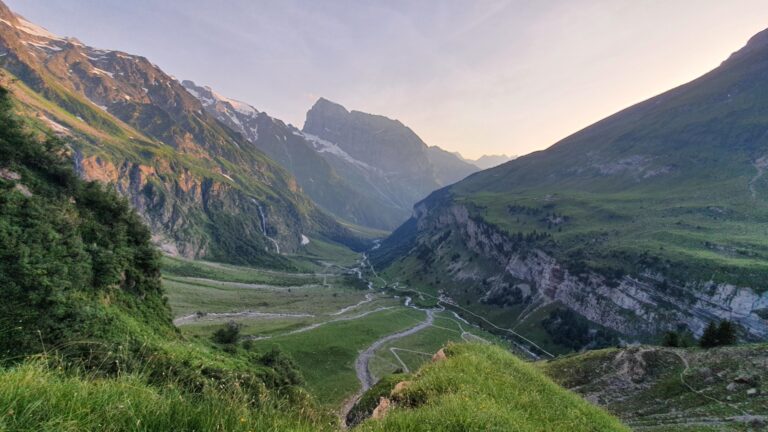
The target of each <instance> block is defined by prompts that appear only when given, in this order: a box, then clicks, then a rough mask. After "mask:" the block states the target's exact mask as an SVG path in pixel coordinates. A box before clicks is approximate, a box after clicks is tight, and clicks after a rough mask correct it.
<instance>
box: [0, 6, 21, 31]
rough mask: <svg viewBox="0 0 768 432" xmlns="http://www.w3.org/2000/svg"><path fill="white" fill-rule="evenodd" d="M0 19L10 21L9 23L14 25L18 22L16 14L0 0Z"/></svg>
mask: <svg viewBox="0 0 768 432" xmlns="http://www.w3.org/2000/svg"><path fill="white" fill-rule="evenodd" d="M0 19H2V20H3V21H6V22H8V23H10V25H16V24H17V23H18V21H17V20H16V14H14V13H13V11H11V9H9V8H8V6H6V5H5V3H3V2H2V1H0Z"/></svg>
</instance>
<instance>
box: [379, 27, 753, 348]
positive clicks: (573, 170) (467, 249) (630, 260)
mask: <svg viewBox="0 0 768 432" xmlns="http://www.w3.org/2000/svg"><path fill="white" fill-rule="evenodd" d="M766 58H768V33H766V32H763V33H761V34H758V35H757V36H755V37H754V38H752V39H751V40H750V42H749V43H748V44H747V45H746V47H745V48H743V49H742V50H740V51H739V52H737V53H735V54H733V55H732V56H731V57H730V58H729V59H728V60H727V61H725V62H723V63H722V65H721V66H720V67H718V68H717V69H715V70H713V71H712V72H710V73H708V74H706V75H704V76H702V77H701V78H699V79H697V80H694V81H692V82H690V83H688V84H686V85H683V86H681V87H678V88H676V89H673V90H671V91H669V92H667V93H664V94H662V95H660V96H657V97H655V98H652V99H649V100H647V101H645V102H642V103H640V104H638V105H635V106H633V107H631V108H628V109H626V110H624V111H621V112H619V113H617V114H615V115H613V116H611V117H608V118H606V119H605V120H603V121H600V122H598V123H596V124H594V125H592V126H590V127H588V128H586V129H584V130H582V131H580V132H578V133H576V134H574V135H572V136H570V137H568V138H565V139H564V140H562V141H561V142H559V143H557V144H555V145H554V146H552V147H550V148H549V149H547V150H544V151H540V152H536V153H533V154H530V155H527V156H525V157H521V158H518V159H516V160H514V161H511V162H508V163H506V164H504V165H501V166H499V167H496V168H492V169H489V170H486V171H483V172H480V173H477V174H474V175H472V176H470V177H469V178H467V179H466V180H464V181H462V182H459V183H458V184H456V185H454V186H451V187H449V188H446V189H444V190H441V191H438V192H435V193H434V194H432V196H430V197H429V198H428V199H426V200H424V201H423V202H421V203H420V204H417V206H416V210H415V217H414V219H413V220H412V221H410V222H409V223H407V224H406V225H404V226H403V227H402V228H401V229H400V230H399V231H398V232H396V233H395V235H393V236H392V237H391V238H390V239H389V240H388V241H387V242H385V243H384V244H383V246H382V248H381V249H380V250H379V251H378V254H377V255H375V256H374V259H375V261H376V262H377V264H378V265H379V266H386V265H389V264H391V263H393V264H392V267H391V268H390V274H392V275H398V276H399V280H400V282H401V283H403V284H406V280H409V281H410V284H411V285H414V286H418V287H419V288H421V289H431V290H433V291H436V290H437V289H442V290H444V291H445V292H446V294H448V295H450V296H451V297H453V298H454V300H456V301H457V302H458V303H461V304H462V305H470V306H471V307H472V308H473V309H475V312H481V313H482V314H484V315H486V316H489V317H492V318H493V319H494V320H495V322H496V323H497V324H499V325H501V326H504V327H509V328H512V327H515V328H516V329H518V331H520V332H522V333H525V334H527V335H529V336H530V337H531V338H533V339H535V340H536V341H537V342H539V343H540V344H543V345H544V346H545V347H546V348H548V349H549V350H568V349H574V348H580V347H583V346H596V345H601V344H603V345H604V344H605V343H608V344H610V343H613V342H612V341H615V340H616V337H617V336H619V335H623V336H624V337H625V338H631V339H652V338H654V337H655V335H657V334H658V333H659V332H660V331H662V330H666V329H669V330H676V329H677V328H678V327H687V328H689V329H690V330H692V331H693V332H694V333H696V334H700V333H701V331H702V330H703V329H704V327H705V326H706V324H707V323H708V322H709V321H710V320H712V319H718V318H720V319H733V320H736V321H737V322H738V323H739V324H740V326H741V327H742V330H743V333H742V337H744V338H746V339H750V340H759V339H762V338H765V337H766V336H768V323H767V322H766V321H765V318H766V317H767V316H768V295H766V290H767V289H768V285H766V281H767V280H768V277H766V276H768V264H766V263H768V260H766V258H768V249H767V248H766V244H768V232H766V230H765V222H766V220H768V205H766V203H767V201H766V197H768V184H767V183H766V178H765V177H764V176H763V173H764V170H765V169H766V168H767V167H768V162H766V161H768V137H767V136H766V134H765V131H766V130H768V122H767V121H766V119H767V118H768V117H766V113H768V98H766V94H767V92H768V83H767V82H766V80H765V79H764V77H765V74H766V71H768V61H767V60H766ZM424 269H426V271H424ZM565 310H570V311H573V312H575V313H568V312H565ZM563 319H567V320H569V321H570V322H571V323H573V324H576V323H581V324H579V326H580V327H582V328H583V331H580V332H579V333H580V334H578V335H570V336H568V337H567V338H565V339H568V340H563V338H562V337H560V336H558V332H559V330H558V327H560V324H559V323H560V322H562V320H563ZM569 327H574V326H569ZM596 331H598V332H601V333H600V337H599V338H598V340H596V339H595V338H594V337H592V336H594V335H595V333H594V332H596Z"/></svg>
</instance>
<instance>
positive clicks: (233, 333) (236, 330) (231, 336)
mask: <svg viewBox="0 0 768 432" xmlns="http://www.w3.org/2000/svg"><path fill="white" fill-rule="evenodd" d="M240 328H241V326H240V324H238V323H236V322H234V321H229V322H227V323H226V324H224V326H223V327H222V328H220V329H218V330H216V332H215V333H214V334H213V341H214V342H217V343H220V344H233V343H236V342H237V341H238V339H240Z"/></svg>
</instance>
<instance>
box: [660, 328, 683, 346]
mask: <svg viewBox="0 0 768 432" xmlns="http://www.w3.org/2000/svg"><path fill="white" fill-rule="evenodd" d="M661 346H665V347H679V346H680V338H679V337H678V335H677V333H675V332H673V331H668V332H666V333H664V338H663V339H662V340H661Z"/></svg>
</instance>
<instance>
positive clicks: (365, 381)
mask: <svg viewBox="0 0 768 432" xmlns="http://www.w3.org/2000/svg"><path fill="white" fill-rule="evenodd" d="M426 313H427V318H426V319H425V320H424V321H422V322H420V323H419V324H417V325H415V326H413V327H411V328H409V329H407V330H403V331H401V332H399V333H392V334H390V335H387V336H384V337H383V338H381V339H379V340H377V341H376V342H374V343H372V344H371V345H370V346H369V347H368V348H366V350H365V351H363V352H361V353H360V355H359V356H358V357H357V361H356V362H355V372H356V373H357V379H358V380H359V381H360V384H361V385H362V390H361V391H360V394H362V393H365V391H366V390H368V389H370V388H371V387H373V385H374V384H376V381H375V380H374V377H373V374H372V373H371V368H370V363H371V359H372V358H373V357H374V356H375V355H376V351H377V350H378V349H379V348H381V346H382V345H384V344H385V343H387V342H391V341H393V340H397V339H402V338H404V337H407V336H410V335H412V334H416V333H418V332H420V331H422V330H424V329H425V328H427V327H429V326H431V325H432V323H433V322H434V321H435V315H434V311H432V310H427V311H426Z"/></svg>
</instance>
